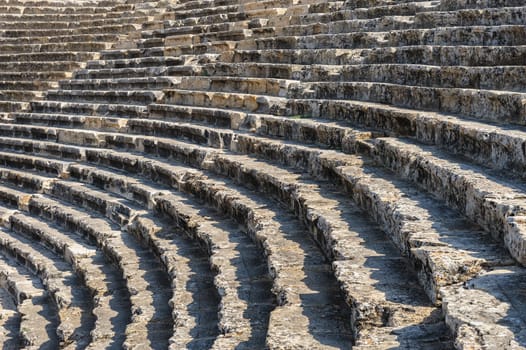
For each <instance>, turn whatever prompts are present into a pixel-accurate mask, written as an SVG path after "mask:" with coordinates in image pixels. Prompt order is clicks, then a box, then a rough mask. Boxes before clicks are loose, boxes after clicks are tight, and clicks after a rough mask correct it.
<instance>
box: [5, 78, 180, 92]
mask: <svg viewBox="0 0 526 350" xmlns="http://www.w3.org/2000/svg"><path fill="white" fill-rule="evenodd" d="M179 82H180V79H178V78H172V77H166V76H160V77H151V76H147V77H141V78H114V79H68V80H61V81H60V82H59V84H60V89H61V90H153V89H156V90H161V89H163V88H170V87H173V86H174V85H175V84H177V83H179ZM1 86H2V85H1V82H0V88H1Z"/></svg>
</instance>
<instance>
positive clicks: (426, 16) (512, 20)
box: [415, 3, 526, 28]
mask: <svg viewBox="0 0 526 350" xmlns="http://www.w3.org/2000/svg"><path fill="white" fill-rule="evenodd" d="M525 12H526V7H524V3H521V4H520V6H516V7H502V8H500V7H495V8H480V9H466V10H461V11H432V12H431V11H430V12H420V13H417V14H416V16H415V26H417V27H418V28H432V27H446V26H458V25H463V26H473V25H485V26H495V25H510V24H518V25H519V24H522V23H524V21H523V20H521V18H523V17H524V15H525Z"/></svg>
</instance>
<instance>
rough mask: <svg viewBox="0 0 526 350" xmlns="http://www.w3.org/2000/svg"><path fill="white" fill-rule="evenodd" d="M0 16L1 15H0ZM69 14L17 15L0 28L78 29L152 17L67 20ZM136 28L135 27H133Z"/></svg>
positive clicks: (132, 21) (133, 21)
mask: <svg viewBox="0 0 526 350" xmlns="http://www.w3.org/2000/svg"><path fill="white" fill-rule="evenodd" d="M0 18H2V17H1V15H0ZM67 18H69V16H63V17H62V18H60V17H57V18H56V20H50V18H49V17H48V18H47V19H46V20H45V21H42V20H39V19H41V18H38V17H28V18H27V19H26V20H24V17H18V18H16V20H15V21H9V20H4V21H2V22H1V24H0V29H7V30H14V29H17V30H21V29H33V28H38V29H39V30H49V29H55V30H60V29H80V28H89V27H99V28H100V27H104V26H105V27H108V28H109V26H119V25H123V24H124V23H127V24H129V23H144V22H148V21H150V20H153V17H148V16H138V17H126V18H100V19H97V18H90V19H89V20H86V19H84V20H71V21H67V20H66V19H67ZM135 29H136V28H135Z"/></svg>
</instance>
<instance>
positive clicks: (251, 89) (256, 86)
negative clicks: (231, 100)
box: [177, 76, 298, 97]
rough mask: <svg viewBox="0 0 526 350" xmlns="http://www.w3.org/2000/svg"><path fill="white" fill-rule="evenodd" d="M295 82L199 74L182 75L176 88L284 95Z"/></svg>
mask: <svg viewBox="0 0 526 350" xmlns="http://www.w3.org/2000/svg"><path fill="white" fill-rule="evenodd" d="M296 83H298V82H297V81H293V80H284V79H274V78H246V77H223V76H219V77H214V76H212V77H202V76H201V77H183V78H182V79H181V80H180V82H179V83H178V84H177V89H183V90H200V91H211V92H216V91H217V92H232V93H234V92H237V93H240V94H255V95H269V96H278V97H285V96H286V95H287V92H288V90H289V89H291V86H292V87H293V86H294V84H296Z"/></svg>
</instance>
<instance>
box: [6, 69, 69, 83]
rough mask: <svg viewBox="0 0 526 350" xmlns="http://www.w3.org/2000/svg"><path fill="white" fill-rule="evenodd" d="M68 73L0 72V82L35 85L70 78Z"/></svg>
mask: <svg viewBox="0 0 526 350" xmlns="http://www.w3.org/2000/svg"><path fill="white" fill-rule="evenodd" d="M70 76H71V74H70V73H69V72H64V71H48V72H38V71H25V72H12V71H8V72H0V80H1V81H4V82H8V81H33V82H34V84H37V82H39V81H56V80H59V79H65V78H68V77H70Z"/></svg>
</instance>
